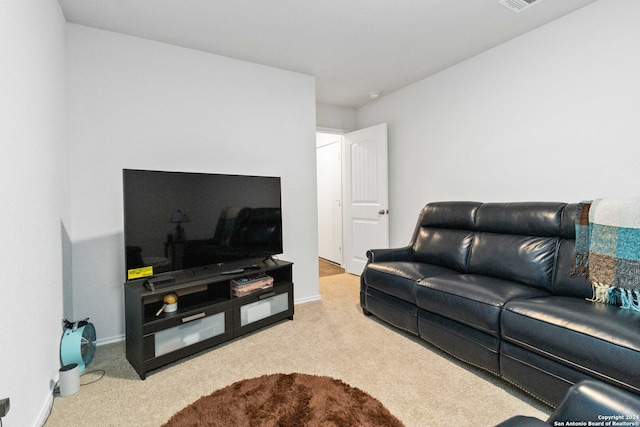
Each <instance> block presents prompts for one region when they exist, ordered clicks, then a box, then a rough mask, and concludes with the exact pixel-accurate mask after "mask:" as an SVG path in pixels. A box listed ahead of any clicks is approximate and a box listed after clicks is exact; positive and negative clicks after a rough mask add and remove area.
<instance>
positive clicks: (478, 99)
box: [358, 0, 640, 246]
mask: <svg viewBox="0 0 640 427" xmlns="http://www.w3.org/2000/svg"><path fill="white" fill-rule="evenodd" d="M541 7H542V6H541ZM638 28H640V2H638V1H635V0H600V1H598V2H596V3H593V4H591V5H590V6H587V7H585V8H583V9H580V10H578V11H576V12H574V13H573V14H571V15H568V16H566V17H564V18H561V19H558V20H556V21H554V22H552V23H550V24H548V25H546V26H544V27H541V28H539V29H538V30H535V31H532V32H530V33H528V34H525V35H523V36H521V37H519V38H517V39H515V40H512V41H510V42H508V43H505V44H503V45H501V46H498V47H496V48H494V49H492V50H490V51H488V52H486V53H483V54H481V55H478V56H476V57H474V58H472V59H470V60H467V61H465V62H463V63H461V64H458V65H456V66H454V67H452V68H449V69H447V70H445V71H443V72H441V73H439V74H437V75H435V76H433V77H431V78H427V79H425V80H422V81H420V82H418V83H416V84H414V85H412V86H409V87H407V88H404V89H402V90H400V91H397V92H395V93H393V94H389V95H387V96H385V97H383V98H380V99H379V100H378V101H376V102H374V103H371V104H369V105H367V106H365V107H362V108H361V109H360V110H358V127H360V128H363V127H366V126H370V125H373V124H376V123H380V122H387V123H388V124H389V170H390V190H389V192H390V210H391V212H392V215H391V243H392V245H393V246H399V245H404V244H406V243H407V242H408V241H409V238H410V236H411V232H412V231H413V228H414V226H415V221H416V219H417V216H418V213H419V210H420V208H421V207H422V206H423V205H424V204H425V203H427V202H430V201H437V200H478V201H485V202H489V201H517V200H549V201H556V200H557V201H567V202H576V201H580V200H582V199H591V198H597V197H616V196H627V197H629V196H638V195H639V193H640V173H639V172H638V161H639V160H640V120H638V117H640V78H639V76H640V49H638V46H640V31H639V30H638Z"/></svg>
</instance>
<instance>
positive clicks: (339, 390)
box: [164, 374, 403, 427]
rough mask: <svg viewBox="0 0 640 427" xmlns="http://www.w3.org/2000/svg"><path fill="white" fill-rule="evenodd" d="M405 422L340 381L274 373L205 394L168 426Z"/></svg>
mask: <svg viewBox="0 0 640 427" xmlns="http://www.w3.org/2000/svg"><path fill="white" fill-rule="evenodd" d="M402 425H403V424H402V423H401V422H400V420H398V419H397V418H396V417H394V416H393V415H391V413H390V412H389V411H388V410H387V409H386V408H385V407H384V406H383V405H382V403H380V401H378V400H377V399H374V398H373V397H371V396H369V395H368V394H366V393H365V392H363V391H362V390H360V389H358V388H354V387H351V386H349V385H347V384H345V383H344V382H342V381H340V380H336V379H333V378H329V377H321V376H315V375H306V374H275V375H263V376H261V377H259V378H252V379H248V380H242V381H239V382H237V383H234V384H231V385H230V386H227V387H225V388H223V389H220V390H218V391H215V392H213V393H212V394H210V395H208V396H203V397H201V398H200V399H198V400H197V401H195V402H194V403H192V404H191V405H189V406H187V407H186V408H184V409H183V410H181V411H180V412H178V413H176V414H175V415H174V416H173V417H171V419H170V420H169V421H168V422H167V423H166V424H164V427H178V426H179V427H185V426H194V427H195V426H199V427H204V426H207V427H208V426H225V427H229V426H261V427H262V426H279V427H285V426H291V427H294V426H295V427H299V426H384V427H394V426H402Z"/></svg>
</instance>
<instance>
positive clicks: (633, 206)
mask: <svg viewBox="0 0 640 427" xmlns="http://www.w3.org/2000/svg"><path fill="white" fill-rule="evenodd" d="M587 213H588V221H586V214H587ZM572 274H574V275H583V276H586V277H588V278H589V279H590V280H591V284H592V286H593V298H592V299H591V300H593V301H596V302H603V303H609V304H617V303H618V300H620V305H621V306H622V307H623V308H628V309H633V310H637V311H640V200H613V199H598V200H594V201H593V202H582V203H581V204H580V214H579V216H578V218H577V219H576V257H575V263H574V266H573V269H572Z"/></svg>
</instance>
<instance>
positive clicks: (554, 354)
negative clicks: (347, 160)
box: [360, 202, 640, 407]
mask: <svg viewBox="0 0 640 427" xmlns="http://www.w3.org/2000/svg"><path fill="white" fill-rule="evenodd" d="M576 214H577V204H566V203H552V202H518V203H479V202H438V203H430V204H428V205H426V206H425V207H424V209H423V210H422V212H421V214H420V216H419V219H418V223H417V225H416V228H415V231H414V233H413V236H412V238H411V241H410V243H409V245H407V246H405V247H402V248H394V249H372V250H370V251H368V253H367V257H368V263H367V265H366V267H365V269H364V271H363V273H362V275H361V290H360V304H361V306H362V309H363V311H364V313H365V314H373V315H375V316H377V317H379V318H380V319H383V320H384V321H386V322H388V323H390V324H392V325H394V326H396V327H398V328H401V329H404V330H406V331H409V332H411V333H413V334H415V335H418V336H419V337H421V338H422V339H424V340H426V341H428V342H429V343H431V344H433V345H435V346H437V347H439V348H441V349H442V350H444V351H445V352H447V353H449V354H451V355H453V356H455V357H457V358H459V359H461V360H463V361H466V362H468V363H470V364H472V365H475V366H478V367H480V368H483V369H486V370H487V371H489V372H492V373H494V374H495V375H497V376H499V377H501V378H503V379H505V380H507V381H509V382H511V383H513V384H515V385H517V386H519V387H521V388H522V389H524V390H526V391H527V392H529V393H530V394H532V395H533V396H535V397H537V398H538V399H540V400H542V401H544V402H546V403H547V404H549V405H551V406H554V407H555V406H557V405H558V404H559V403H560V402H561V401H562V399H563V398H564V396H565V394H566V393H567V391H568V390H569V388H570V387H571V386H572V385H574V384H576V383H578V382H579V381H581V380H585V379H597V380H601V381H603V382H606V383H609V384H612V385H614V386H616V387H619V388H621V389H626V390H629V391H631V392H634V393H640V313H638V312H634V311H631V310H624V309H621V308H619V307H616V306H613V305H605V304H600V303H594V302H591V301H588V300H587V298H589V297H591V295H592V291H591V285H590V283H589V282H588V280H587V279H585V278H584V277H572V276H571V275H570V274H569V270H570V267H571V264H572V262H573V253H574V246H575V218H576Z"/></svg>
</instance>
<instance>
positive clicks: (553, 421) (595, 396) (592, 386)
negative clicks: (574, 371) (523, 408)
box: [496, 380, 640, 427]
mask: <svg viewBox="0 0 640 427" xmlns="http://www.w3.org/2000/svg"><path fill="white" fill-rule="evenodd" d="M639 425H640V396H638V395H636V394H632V393H629V392H627V391H623V390H620V389H619V388H616V387H613V386H610V385H608V384H605V383H602V382H598V381H593V380H584V381H580V382H579V383H578V384H576V385H574V386H572V387H571V388H570V389H569V392H568V393H567V395H566V396H565V398H564V400H563V401H562V403H561V404H560V406H558V409H556V410H555V411H554V413H553V414H551V416H550V417H549V418H548V419H547V420H546V421H542V420H539V419H537V418H533V417H527V416H523V415H517V416H515V417H511V418H509V419H508V420H506V421H503V422H501V423H500V424H498V425H497V426H496V427H545V426H639Z"/></svg>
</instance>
